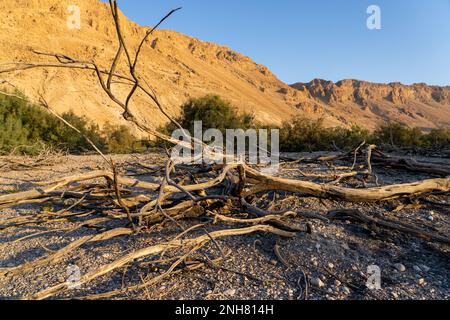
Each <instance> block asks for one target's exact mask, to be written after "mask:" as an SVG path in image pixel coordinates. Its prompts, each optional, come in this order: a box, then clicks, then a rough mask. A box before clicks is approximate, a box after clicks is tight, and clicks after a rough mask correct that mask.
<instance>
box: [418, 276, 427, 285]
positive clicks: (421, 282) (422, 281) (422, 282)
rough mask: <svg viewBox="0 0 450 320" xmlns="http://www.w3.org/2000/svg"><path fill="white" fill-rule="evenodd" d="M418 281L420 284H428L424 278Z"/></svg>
mask: <svg viewBox="0 0 450 320" xmlns="http://www.w3.org/2000/svg"><path fill="white" fill-rule="evenodd" d="M417 283H418V284H419V286H423V285H425V284H426V282H425V279H424V278H420V279H419V280H417Z"/></svg>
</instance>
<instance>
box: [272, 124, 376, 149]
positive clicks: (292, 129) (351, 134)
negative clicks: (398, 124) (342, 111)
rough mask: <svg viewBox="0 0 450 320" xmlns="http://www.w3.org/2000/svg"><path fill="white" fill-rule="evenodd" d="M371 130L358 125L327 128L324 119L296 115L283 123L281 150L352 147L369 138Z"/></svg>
mask: <svg viewBox="0 0 450 320" xmlns="http://www.w3.org/2000/svg"><path fill="white" fill-rule="evenodd" d="M368 137H369V131H367V130H365V129H362V128H360V127H358V126H353V127H352V128H351V129H346V128H342V127H336V128H327V127H325V126H324V123H323V119H317V120H313V119H309V118H306V117H303V116H297V117H294V118H293V119H292V120H290V121H286V122H284V123H283V125H282V126H281V129H280V150H281V151H286V152H304V151H308V152H311V151H321V150H334V149H336V148H339V149H351V148H354V147H356V146H357V145H358V144H360V143H361V142H362V141H364V140H367V139H368Z"/></svg>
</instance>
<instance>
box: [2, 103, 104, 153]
mask: <svg viewBox="0 0 450 320" xmlns="http://www.w3.org/2000/svg"><path fill="white" fill-rule="evenodd" d="M62 117H63V118H64V119H65V120H67V121H68V122H70V123H71V124H72V125H74V126H75V127H76V128H78V129H79V130H80V131H81V132H83V134H85V135H86V136H87V137H89V138H90V139H91V140H92V141H93V142H94V143H95V144H96V145H97V146H98V147H99V148H100V149H103V150H104V147H105V141H104V139H103V138H102V137H101V133H100V131H99V129H98V127H97V126H95V125H92V124H89V123H88V122H87V120H86V119H84V118H81V117H78V116H76V115H75V114H74V113H73V112H68V113H65V114H63V115H62ZM46 147H53V148H56V149H64V150H69V151H70V152H82V151H87V150H92V149H93V148H92V147H91V145H90V144H89V143H88V142H87V141H86V139H84V138H83V137H82V136H81V135H79V134H78V133H76V132H75V131H74V130H73V129H71V128H69V127H68V126H67V125H65V124H64V123H63V122H62V121H61V120H59V119H58V118H56V117H54V116H53V115H51V114H50V113H48V112H47V111H45V110H44V109H43V108H42V107H39V106H36V105H33V104H31V103H29V102H28V101H27V100H26V99H25V98H17V97H11V96H6V95H1V94H0V153H2V154H9V153H19V154H20V153H22V154H29V155H35V154H38V153H39V152H40V151H41V150H42V149H43V148H46Z"/></svg>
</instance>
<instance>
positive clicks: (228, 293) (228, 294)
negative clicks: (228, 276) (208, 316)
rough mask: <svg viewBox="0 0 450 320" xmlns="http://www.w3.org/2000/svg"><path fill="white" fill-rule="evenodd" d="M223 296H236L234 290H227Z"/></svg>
mask: <svg viewBox="0 0 450 320" xmlns="http://www.w3.org/2000/svg"><path fill="white" fill-rule="evenodd" d="M223 294H224V295H226V296H229V297H234V295H235V294H236V289H229V290H227V291H225V292H224V293H223Z"/></svg>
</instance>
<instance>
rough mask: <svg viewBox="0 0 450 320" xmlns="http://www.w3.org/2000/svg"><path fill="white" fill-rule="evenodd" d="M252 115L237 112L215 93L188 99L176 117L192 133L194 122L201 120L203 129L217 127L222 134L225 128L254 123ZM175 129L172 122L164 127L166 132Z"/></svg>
mask: <svg viewBox="0 0 450 320" xmlns="http://www.w3.org/2000/svg"><path fill="white" fill-rule="evenodd" d="M253 118H254V117H253V116H252V115H250V114H247V113H243V114H239V113H238V111H237V110H236V108H234V107H233V106H232V105H231V103H230V102H229V101H227V100H224V99H222V98H221V97H219V96H216V95H207V96H205V97H202V98H197V99H190V100H189V101H188V102H187V103H185V104H184V105H182V106H181V116H180V117H179V118H178V119H176V120H177V122H178V123H179V124H180V125H181V127H182V128H183V129H186V130H188V131H189V132H190V133H191V134H192V135H193V133H194V122H195V121H200V120H201V121H202V122H203V129H205V130H206V129H210V128H214V129H218V130H220V131H221V132H222V133H223V134H225V133H226V129H244V130H246V129H249V128H251V127H252V126H254V125H255V123H254V119H253ZM175 129H177V127H176V126H175V125H174V124H169V125H168V126H166V128H165V130H164V131H165V132H166V133H170V134H171V133H172V131H173V130H175Z"/></svg>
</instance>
